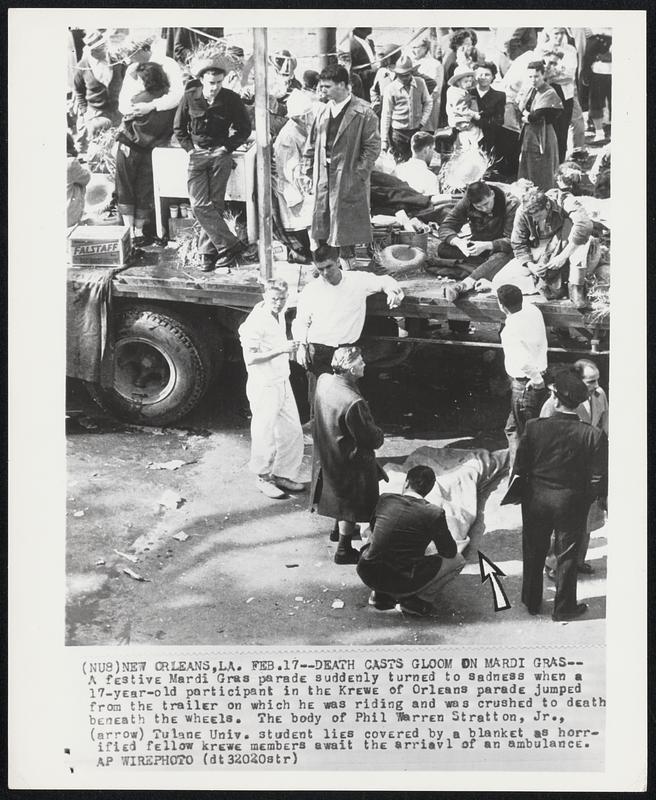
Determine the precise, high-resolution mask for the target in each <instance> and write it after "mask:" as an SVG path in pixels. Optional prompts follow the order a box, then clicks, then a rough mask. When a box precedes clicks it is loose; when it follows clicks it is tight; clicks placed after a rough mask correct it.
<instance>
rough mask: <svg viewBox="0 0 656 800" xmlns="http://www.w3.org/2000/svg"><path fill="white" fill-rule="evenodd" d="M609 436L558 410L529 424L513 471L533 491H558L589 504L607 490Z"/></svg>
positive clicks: (518, 448) (518, 450) (530, 421)
mask: <svg viewBox="0 0 656 800" xmlns="http://www.w3.org/2000/svg"><path fill="white" fill-rule="evenodd" d="M607 470H608V439H607V437H606V434H605V433H604V432H603V431H602V430H600V429H599V428H595V427H594V426H593V425H590V424H589V423H587V422H582V421H581V420H580V419H579V418H578V416H577V415H576V414H563V413H561V412H556V413H555V414H554V415H553V416H552V417H541V418H539V419H532V420H529V421H528V422H527V423H526V429H525V431H524V435H523V436H522V438H521V439H520V440H519V445H518V447H517V455H516V457H515V463H514V466H513V472H514V473H515V474H517V475H519V476H520V477H521V478H522V479H523V480H524V482H525V484H526V485H527V486H529V487H532V489H533V492H534V493H535V492H538V493H539V492H540V491H541V490H542V489H544V488H546V489H550V490H557V491H560V492H562V493H563V498H565V497H567V498H572V497H576V498H583V499H584V500H585V501H586V502H587V503H588V504H589V503H591V502H592V500H594V499H596V498H597V497H599V496H605V495H606V493H607Z"/></svg>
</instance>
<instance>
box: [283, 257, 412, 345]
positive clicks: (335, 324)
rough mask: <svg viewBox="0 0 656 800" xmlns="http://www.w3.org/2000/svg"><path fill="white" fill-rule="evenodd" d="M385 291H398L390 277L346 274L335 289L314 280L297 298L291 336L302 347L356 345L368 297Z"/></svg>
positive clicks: (320, 278) (318, 279)
mask: <svg viewBox="0 0 656 800" xmlns="http://www.w3.org/2000/svg"><path fill="white" fill-rule="evenodd" d="M386 288H394V289H397V288H398V283H397V282H396V281H395V280H394V278H391V277H390V276H389V275H374V274H372V273H371V272H344V273H343V274H342V280H341V281H340V282H339V283H338V284H337V285H336V286H333V285H332V284H330V283H328V281H326V280H325V279H324V278H322V277H319V278H315V279H314V280H313V281H312V282H311V283H308V285H307V286H306V287H305V288H304V289H303V291H302V292H301V293H300V295H299V296H298V306H297V309H296V319H295V320H294V322H293V323H292V336H293V338H294V339H295V340H297V341H300V342H301V343H305V342H313V343H315V344H325V345H328V346H329V347H338V346H339V345H340V344H353V343H354V342H357V340H358V339H359V338H360V335H361V333H362V327H363V325H364V318H365V314H366V310H367V302H366V301H367V297H368V296H369V295H370V294H376V292H382V291H385V289H386Z"/></svg>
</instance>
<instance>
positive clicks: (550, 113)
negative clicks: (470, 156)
mask: <svg viewBox="0 0 656 800" xmlns="http://www.w3.org/2000/svg"><path fill="white" fill-rule="evenodd" d="M528 79H529V84H530V88H529V89H528V91H527V92H526V93H525V94H524V95H523V97H522V98H521V99H520V101H519V112H520V114H521V119H522V130H521V134H520V145H521V147H520V153H519V171H518V173H517V177H518V178H527V179H528V180H529V181H531V182H532V183H534V184H535V186H537V187H538V189H541V190H542V191H546V190H547V189H552V188H553V187H554V186H555V185H556V181H555V175H556V171H557V169H558V165H559V163H560V162H559V159H558V139H557V138H556V131H555V130H554V122H555V121H556V120H557V119H558V115H559V114H560V113H561V112H562V109H563V104H562V102H561V101H560V98H559V97H558V95H557V94H556V92H555V91H554V89H553V88H552V87H551V86H549V84H548V83H547V81H546V77H545V65H544V62H543V61H531V63H530V64H529V65H528Z"/></svg>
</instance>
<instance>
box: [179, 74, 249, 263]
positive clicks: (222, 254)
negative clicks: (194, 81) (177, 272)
mask: <svg viewBox="0 0 656 800" xmlns="http://www.w3.org/2000/svg"><path fill="white" fill-rule="evenodd" d="M227 69H228V67H227V64H226V63H225V61H224V60H221V59H207V60H205V61H202V62H200V64H199V65H198V68H197V69H196V77H197V78H198V79H199V81H200V86H197V85H196V86H191V87H189V88H187V89H186V90H185V93H184V95H183V97H182V100H181V101H180V105H179V106H178V110H177V113H176V115H175V123H174V131H175V135H176V138H177V140H178V141H179V142H180V144H181V146H182V147H183V148H184V149H185V150H186V151H187V152H188V153H189V172H188V177H187V186H188V189H189V200H190V201H191V206H192V208H193V209H194V216H195V217H196V220H197V221H198V223H199V225H200V226H201V229H202V231H201V235H200V238H199V241H198V249H199V251H200V253H201V254H202V258H203V264H202V266H201V269H202V271H203V272H210V271H212V270H213V269H214V268H215V267H230V266H234V265H235V264H236V262H237V260H240V261H250V260H252V259H253V258H254V256H255V254H254V253H253V251H252V250H249V249H248V248H247V247H246V246H245V245H244V244H243V243H242V242H241V241H240V240H239V239H238V238H237V237H236V236H235V235H234V234H233V233H232V231H231V230H230V228H228V225H227V224H226V222H225V220H224V218H223V207H224V201H225V192H226V186H227V185H228V179H229V178H230V173H231V171H232V167H233V160H232V158H231V156H230V154H231V153H232V152H233V151H234V150H236V149H237V148H238V147H239V146H240V145H242V144H243V143H244V142H245V141H246V140H247V139H248V137H249V135H250V133H251V123H250V120H249V118H248V114H247V112H246V108H245V106H244V104H243V102H242V100H241V98H240V97H239V95H238V94H236V93H235V92H232V91H230V89H225V88H223V87H222V85H221V84H222V83H223V80H224V78H225V76H226V70H227ZM217 256H218V259H217Z"/></svg>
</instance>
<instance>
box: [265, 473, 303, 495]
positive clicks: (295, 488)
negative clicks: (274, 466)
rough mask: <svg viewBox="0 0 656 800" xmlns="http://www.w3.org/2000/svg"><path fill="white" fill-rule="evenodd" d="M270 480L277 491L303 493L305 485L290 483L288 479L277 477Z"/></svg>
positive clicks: (273, 476)
mask: <svg viewBox="0 0 656 800" xmlns="http://www.w3.org/2000/svg"><path fill="white" fill-rule="evenodd" d="M271 479H272V480H273V482H274V483H275V484H276V486H277V487H278V488H279V489H284V490H285V491H286V492H303V491H305V484H304V483H299V482H298V481H292V480H290V479H289V478H281V477H280V476H279V475H272V476H271Z"/></svg>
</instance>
